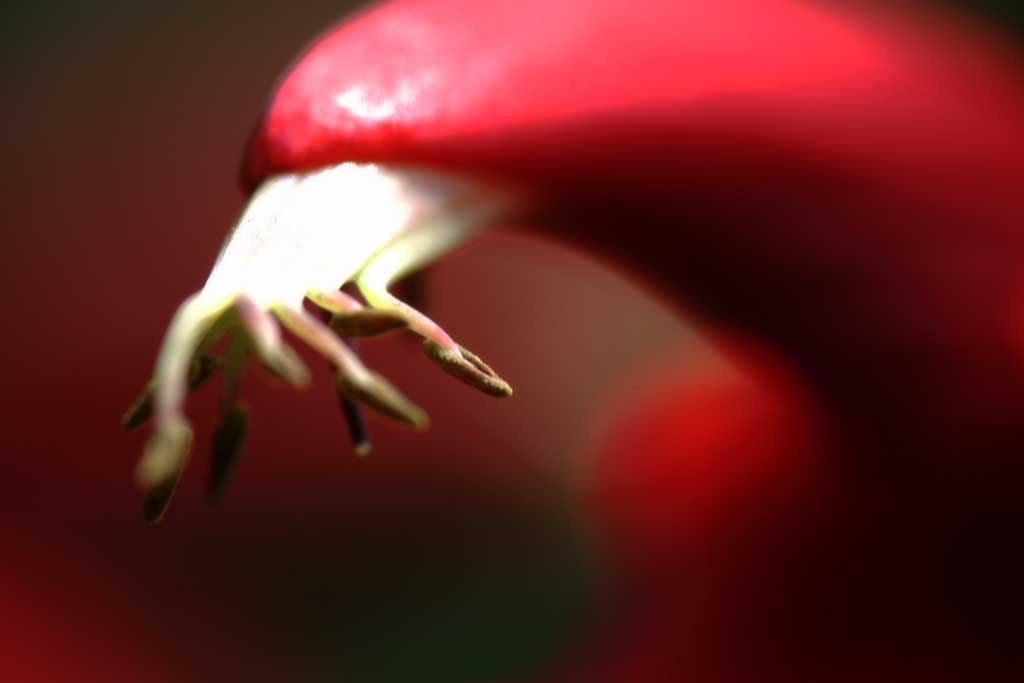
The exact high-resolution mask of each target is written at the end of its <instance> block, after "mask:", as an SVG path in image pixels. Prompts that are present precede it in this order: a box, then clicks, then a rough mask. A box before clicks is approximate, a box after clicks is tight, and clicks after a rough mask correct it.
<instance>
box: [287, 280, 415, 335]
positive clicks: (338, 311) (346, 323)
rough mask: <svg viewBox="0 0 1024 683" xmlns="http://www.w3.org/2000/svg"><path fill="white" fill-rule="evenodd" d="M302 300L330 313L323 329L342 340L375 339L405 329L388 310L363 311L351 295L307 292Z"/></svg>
mask: <svg viewBox="0 0 1024 683" xmlns="http://www.w3.org/2000/svg"><path fill="white" fill-rule="evenodd" d="M306 297H307V298H309V300H310V301H312V302H313V303H314V304H316V305H317V306H319V307H320V308H322V309H324V310H325V311H327V312H328V313H331V318H330V320H329V321H328V323H327V326H328V327H330V328H331V329H332V330H334V331H335V332H336V333H337V334H338V335H340V336H342V337H376V336H378V335H381V334H384V333H386V332H392V331H394V330H400V329H402V328H404V327H405V326H406V322H405V319H404V318H403V317H402V316H400V315H397V314H395V313H393V312H391V311H382V310H378V309H375V308H366V307H365V306H363V305H362V304H361V303H359V302H358V301H356V300H355V299H353V298H352V297H351V296H349V295H348V294H346V293H345V292H342V291H340V290H338V291H330V292H328V291H324V290H321V289H311V290H309V291H308V292H306Z"/></svg>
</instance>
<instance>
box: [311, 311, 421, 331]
mask: <svg viewBox="0 0 1024 683" xmlns="http://www.w3.org/2000/svg"><path fill="white" fill-rule="evenodd" d="M329 326H330V328H331V329H332V330H334V332H335V333H337V334H338V335H339V336H342V337H376V336H378V335H381V334H385V333H387V332H393V331H395V330H402V329H405V328H406V326H407V325H406V320H405V318H403V317H402V316H400V315H398V314H397V313H394V312H392V311H385V310H381V309H376V308H364V309H362V310H358V311H351V312H348V313H340V314H336V315H333V316H331V320H330V323H329Z"/></svg>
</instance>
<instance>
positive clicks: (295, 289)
mask: <svg viewBox="0 0 1024 683" xmlns="http://www.w3.org/2000/svg"><path fill="white" fill-rule="evenodd" d="M506 206H507V201H506V199H505V198H504V197H503V196H502V195H501V194H500V193H498V192H497V191H494V190H491V189H485V188H482V187H480V186H478V185H471V184H469V183H467V182H464V181H457V180H453V179H450V178H445V177H441V176H438V175H434V174H429V173H424V172H418V171H408V170H396V169H390V168H383V167H380V166H376V165H363V164H354V163H345V164H339V165H337V166H332V167H329V168H326V169H323V170H319V171H315V172H310V173H305V174H290V175H284V176H277V177H274V178H271V179H270V180H268V181H267V182H265V183H264V184H263V185H262V186H261V187H260V188H259V189H258V190H257V191H256V193H255V194H254V195H253V197H252V199H251V200H250V202H249V204H248V205H247V206H246V208H245V210H244V211H243V213H242V216H241V218H240V219H239V221H238V222H237V223H236V225H235V226H234V228H233V229H232V231H231V233H230V234H229V235H228V238H227V240H226V241H225V243H224V246H223V248H222V249H221V252H220V255H219V256H218V258H217V262H216V264H215V265H214V267H213V270H212V272H211V273H210V276H209V278H208V279H207V282H206V284H205V285H204V286H203V288H202V289H201V290H200V291H199V292H197V293H196V294H194V295H192V296H191V297H189V298H188V299H187V300H186V301H185V302H184V303H183V304H182V305H181V306H180V307H179V309H178V310H177V312H176V313H175V315H174V318H173V319H172V321H171V324H170V326H169V328H168V330H167V334H166V337H165V338H164V343H163V346H162V348H161V350H160V354H159V356H158V358H157V364H156V372H155V375H154V378H153V380H152V381H150V382H149V384H148V385H147V386H146V388H145V389H144V390H143V392H142V395H141V396H140V397H139V398H138V400H136V402H135V404H133V406H132V407H131V408H130V409H129V411H128V413H127V414H126V415H125V417H124V419H123V421H122V424H123V425H124V427H125V428H126V429H133V428H135V427H138V426H139V425H141V424H142V423H143V422H145V421H146V420H147V419H148V418H149V417H150V416H153V417H154V421H155V429H154V432H153V435H152V436H151V437H150V439H149V441H148V443H147V444H146V447H145V450H144V452H143V455H142V459H141V461H140V462H139V465H138V468H137V470H136V479H137V481H138V483H139V485H140V486H141V487H142V488H143V490H144V491H145V492H146V502H145V508H144V513H145V517H146V520H147V521H150V522H155V521H157V520H158V519H159V518H160V517H161V516H162V515H163V512H164V510H165V509H166V507H167V504H168V503H169V502H170V499H171V496H172V495H173V493H174V489H175V487H176V485H177V482H178V479H179V477H180V475H181V471H182V469H183V467H184V464H185V461H186V459H187V456H188V453H189V450H190V448H191V443H192V430H191V428H190V427H189V424H188V421H187V420H186V419H185V417H184V402H185V396H186V394H187V393H188V392H189V391H192V390H194V389H196V388H198V387H199V386H200V385H202V384H203V383H204V382H206V380H208V379H209V378H210V377H211V376H212V375H213V374H215V373H216V372H218V371H220V372H222V374H223V378H224V381H223V385H222V396H221V403H220V414H221V421H220V424H219V425H218V427H217V430H216V431H215V433H214V438H213V442H214V443H213V463H212V468H211V471H212V473H213V474H212V477H211V485H210V494H211V497H212V498H214V499H216V498H219V496H220V495H222V494H223V491H224V488H225V486H226V483H227V480H228V479H229V477H230V474H231V472H232V471H233V469H234V465H235V463H236V462H237V458H238V455H239V454H240V452H241V446H242V442H243V440H244V437H245V433H246V431H247V426H248V419H247V415H246V412H245V409H244V408H243V407H242V406H241V405H240V404H239V402H238V393H239V382H240V377H241V371H242V367H243V365H244V363H245V360H246V359H247V358H248V357H249V356H250V355H252V356H255V357H256V358H257V359H259V361H260V362H261V364H262V365H263V366H264V368H266V369H267V370H268V371H269V372H271V373H272V374H274V375H276V376H278V377H281V378H283V379H284V380H286V381H288V382H289V383H291V384H293V385H295V386H300V387H301V386H305V385H306V384H308V382H309V371H308V370H307V368H306V367H305V365H304V364H303V362H302V360H301V359H300V358H299V356H298V354H296V353H295V351H294V350H293V349H292V348H291V347H290V346H289V345H288V344H287V343H286V342H285V341H284V340H283V339H282V335H281V329H280V325H284V327H285V328H287V329H288V330H289V331H291V332H292V333H293V334H294V335H295V336H296V337H298V338H299V339H302V340H303V341H305V342H306V343H307V344H309V345H310V346H311V347H312V348H314V349H316V350H317V351H318V352H319V353H320V354H321V355H323V356H324V357H325V358H326V359H327V360H328V361H329V362H330V364H331V366H332V368H333V370H334V376H335V384H336V386H337V389H338V392H339V395H340V396H341V397H342V400H343V406H344V407H345V408H346V417H347V418H348V421H349V424H350V426H353V428H354V433H353V436H354V440H355V441H356V443H357V449H365V446H366V444H365V439H364V438H363V437H362V436H361V434H357V433H356V432H357V431H358V430H359V429H360V427H358V425H359V423H360V420H359V416H358V414H357V409H356V407H355V406H356V405H357V403H361V404H365V405H367V406H369V407H371V408H373V409H374V410H376V411H378V412H380V413H382V414H384V415H387V416H389V417H392V418H394V419H397V420H400V421H402V422H406V423H408V424H411V425H413V426H417V427H422V426H425V425H426V423H427V416H426V413H424V412H423V410H422V409H420V408H419V407H418V406H416V405H415V404H413V403H412V402H411V401H409V400H408V399H407V398H405V397H404V396H403V395H402V394H401V392H399V391H398V390H397V389H396V388H395V387H394V386H393V385H392V384H391V383H390V382H388V381H387V380H385V379H384V378H383V377H381V376H380V375H378V374H377V373H375V372H373V371H372V370H369V369H368V368H366V367H365V366H364V365H363V364H362V362H361V361H360V360H359V358H358V356H357V355H356V354H355V352H354V351H353V350H352V348H351V347H350V346H349V345H348V344H347V343H346V341H345V338H348V337H360V336H372V335H377V334H382V333H385V332H389V331H393V330H398V329H406V328H408V329H410V330H412V331H413V332H415V333H417V334H419V335H420V336H422V337H423V339H424V350H425V352H426V354H427V356H428V357H429V358H431V359H432V360H434V361H435V362H436V363H438V364H439V365H440V366H441V367H442V368H443V369H445V370H446V371H447V372H449V373H450V374H452V375H453V376H455V377H457V378H459V379H460V380H462V381H464V382H466V383H468V384H471V385H473V386H475V387H477V388H479V389H480V390H482V391H484V392H485V393H488V394H490V395H492V396H510V395H511V394H512V389H511V388H510V387H509V385H508V383H506V382H505V381H504V380H502V379H501V378H500V377H498V375H497V374H496V373H495V372H494V371H493V370H491V369H490V368H489V367H488V366H487V365H486V364H485V363H483V362H482V361H481V360H480V359H479V358H477V357H476V356H475V355H473V354H472V353H470V352H469V351H467V350H466V349H465V348H464V347H462V346H461V345H459V344H457V343H456V342H455V341H454V340H453V339H452V338H451V337H450V336H449V335H448V334H447V333H445V332H444V330H442V329H441V328H440V327H439V326H438V325H437V324H436V323H434V322H433V321H432V320H430V319H429V318H428V317H427V316H425V315H424V314H423V313H421V312H419V311H417V310H416V309H415V308H413V307H411V306H409V305H408V304H406V303H405V302H403V301H401V300H399V299H398V298H396V297H395V296H394V295H392V294H391V293H390V291H389V287H390V285H391V284H392V283H393V282H394V281H395V280H396V279H398V278H400V277H402V276H404V275H407V274H408V273H410V272H412V271H414V270H416V269H418V268H420V267H422V266H423V265H425V264H427V263H429V262H430V261H432V260H434V259H436V258H437V257H439V256H440V255H441V254H443V253H445V252H446V251H448V250H449V249H451V248H452V247H454V246H456V245H457V244H458V243H460V242H461V241H462V240H464V239H466V238H467V237H468V236H469V235H470V234H472V233H473V232H475V231H477V230H479V229H480V228H482V227H484V226H486V225H488V224H489V223H491V222H493V221H494V220H495V219H496V218H497V217H498V216H499V215H500V214H501V213H502V212H503V211H504V209H505V208H506ZM346 283H354V284H355V286H356V287H357V288H358V290H359V292H360V294H361V295H362V297H363V298H364V299H365V301H366V304H363V303H362V302H360V301H359V300H357V299H356V298H354V297H352V296H350V295H348V294H346V293H345V292H343V291H341V287H342V286H343V285H345V284H346ZM305 300H309V301H310V302H312V303H313V304H314V305H315V306H317V307H319V308H320V309H322V310H323V311H325V312H326V314H327V315H329V318H328V321H327V322H322V321H321V320H320V319H319V318H318V317H317V316H315V315H312V314H311V313H310V312H309V311H307V310H306V309H305V308H304V307H303V302H304V301H305ZM225 336H230V339H229V340H228V342H227V343H226V345H225V348H224V351H223V353H222V354H221V355H214V354H213V353H212V352H213V350H214V348H216V347H217V345H218V342H220V341H221V340H222V338H224V337H225Z"/></svg>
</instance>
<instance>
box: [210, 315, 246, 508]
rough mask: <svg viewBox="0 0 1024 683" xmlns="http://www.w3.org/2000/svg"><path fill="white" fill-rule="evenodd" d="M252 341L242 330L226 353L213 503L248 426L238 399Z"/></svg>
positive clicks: (229, 473) (212, 467)
mask: <svg viewBox="0 0 1024 683" xmlns="http://www.w3.org/2000/svg"><path fill="white" fill-rule="evenodd" d="M251 348H252V345H251V343H250V341H249V337H248V335H246V334H243V333H241V331H239V332H238V333H236V334H235V335H234V336H233V337H231V341H230V342H229V343H228V350H227V352H226V353H225V362H224V375H223V384H222V385H221V400H220V416H221V417H220V422H219V423H218V425H217V428H216V429H215V430H214V432H213V442H212V449H211V457H210V478H209V481H208V484H207V490H206V496H207V500H208V501H209V502H210V503H211V504H216V503H219V502H220V500H221V499H222V498H223V497H224V494H225V493H226V492H227V488H228V485H229V484H230V483H231V478H232V477H233V476H234V473H235V470H236V468H237V467H238V461H239V459H240V458H241V455H242V448H243V446H244V444H245V435H246V433H247V432H248V428H249V414H248V411H247V410H246V409H245V406H243V405H240V404H239V403H238V389H239V386H240V385H241V379H242V370H243V368H244V365H245V359H246V357H247V356H248V355H249V351H250V349H251Z"/></svg>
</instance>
